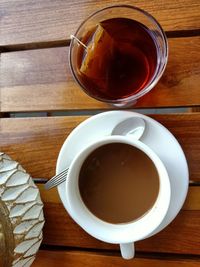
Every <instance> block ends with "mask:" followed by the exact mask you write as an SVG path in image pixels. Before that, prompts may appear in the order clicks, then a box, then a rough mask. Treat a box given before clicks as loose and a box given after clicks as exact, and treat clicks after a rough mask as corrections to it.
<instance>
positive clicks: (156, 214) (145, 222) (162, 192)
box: [66, 136, 171, 259]
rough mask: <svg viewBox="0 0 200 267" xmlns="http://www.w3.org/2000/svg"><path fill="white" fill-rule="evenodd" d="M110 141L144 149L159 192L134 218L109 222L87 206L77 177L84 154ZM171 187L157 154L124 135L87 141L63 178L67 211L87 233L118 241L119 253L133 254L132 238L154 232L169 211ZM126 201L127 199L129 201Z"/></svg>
mask: <svg viewBox="0 0 200 267" xmlns="http://www.w3.org/2000/svg"><path fill="white" fill-rule="evenodd" d="M110 143H124V144H129V145H131V146H133V147H136V148H138V149H139V150H141V151H143V152H144V153H145V154H146V155H147V156H148V157H149V158H150V159H151V160H152V162H153V164H154V166H155V168H156V169H157V172H158V176H159V193H158V197H157V199H156V201H155V203H154V205H153V206H152V208H151V209H150V210H149V211H148V212H147V213H145V214H144V215H143V216H142V217H140V218H138V219H137V220H135V221H133V222H128V223H123V224H112V223H108V222H105V221H103V220H101V219H99V218H98V217H96V216H95V215H94V214H92V213H91V212H90V211H89V209H88V208H87V207H86V205H85V204H84V202H83V201H82V198H81V196H80V192H79V186H78V180H79V172H80V169H81V166H82V164H83V162H84V161H85V159H86V158H87V156H88V155H89V154H91V152H92V151H94V150H96V149H97V148H98V147H100V146H103V145H105V144H110ZM170 197H171V187H170V181H169V177H168V174H167V171H166V168H165V166H164V164H163V163H162V161H161V160H160V159H159V157H158V156H157V155H156V154H155V152H153V151H152V150H151V149H150V148H149V147H148V146H147V145H145V144H143V143H142V142H141V141H139V140H134V139H131V138H127V137H126V136H106V137H103V138H101V139H98V140H97V141H95V142H93V143H90V144H89V145H88V146H87V147H86V148H84V149H83V150H82V151H80V153H79V154H78V155H76V157H75V158H74V159H73V161H72V163H71V165H70V166H69V171H68V176H67V180H66V199H67V207H68V213H69V214H70V216H71V217H72V218H73V219H74V221H76V222H77V223H78V224H79V225H80V226H81V227H82V228H83V229H84V230H85V231H86V232H87V233H89V234H90V235H92V236H93V237H95V238H97V239H99V240H101V241H104V242H108V243H113V244H120V250H121V254H122V257H123V258H125V259H131V258H133V257H134V254H135V249H134V242H135V241H138V240H142V239H145V238H146V237H148V236H150V235H151V234H153V232H154V231H155V230H156V228H157V227H158V226H159V225H160V224H161V223H162V221H163V220H164V218H165V215H166V213H167V211H168V207H169V203H170ZM128 204H129V203H127V205H128Z"/></svg>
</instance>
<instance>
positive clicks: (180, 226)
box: [39, 185, 200, 255]
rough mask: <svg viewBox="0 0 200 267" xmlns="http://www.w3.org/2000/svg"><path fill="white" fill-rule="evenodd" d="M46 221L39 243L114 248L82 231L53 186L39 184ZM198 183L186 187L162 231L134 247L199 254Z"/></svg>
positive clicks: (154, 250) (149, 250) (199, 214)
mask: <svg viewBox="0 0 200 267" xmlns="http://www.w3.org/2000/svg"><path fill="white" fill-rule="evenodd" d="M39 189H40V193H41V197H42V200H43V202H44V213H45V218H46V225H45V228H44V241H43V244H47V245H63V246H70V247H71V246H72V247H85V248H101V249H115V250H118V246H117V245H111V244H108V243H104V242H101V241H98V240H96V239H94V238H92V237H91V236H89V235H88V234H87V233H85V232H84V231H83V230H82V229H81V228H80V227H79V226H78V225H77V224H76V223H74V222H73V220H72V219H71V218H70V216H69V215H68V214H67V212H66V211H65V209H64V207H63V206H62V204H61V202H60V200H59V196H58V193H57V190H56V189H55V188H54V189H52V190H51V191H46V190H44V188H43V185H39ZM199 194H200V187H196V188H194V187H190V190H189V194H188V196H187V200H186V203H185V205H184V207H183V210H182V211H181V212H180V214H179V215H178V216H177V218H176V219H175V220H174V221H173V222H172V223H171V224H170V225H169V226H168V227H167V228H166V229H165V230H163V231H162V232H160V233H159V234H157V235H156V236H154V237H151V238H149V239H146V240H144V241H140V242H136V249H137V251H148V252H168V253H179V254H180V253H183V254H184V253H185V254H199V255H200V249H199V246H196V245H195V244H199V243H200V234H199V233H200V201H199ZM172 244H173V245H172Z"/></svg>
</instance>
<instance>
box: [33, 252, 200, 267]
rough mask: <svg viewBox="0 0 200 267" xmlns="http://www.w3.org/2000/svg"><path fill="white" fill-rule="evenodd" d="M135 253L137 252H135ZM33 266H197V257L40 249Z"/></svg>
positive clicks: (199, 263)
mask: <svg viewBox="0 0 200 267" xmlns="http://www.w3.org/2000/svg"><path fill="white" fill-rule="evenodd" d="M136 255H137V254H136ZM32 266H33V267H34V266H35V267H45V266H48V267H55V266H62V267H65V266H66V267H74V266H76V267H85V266H87V267H93V266H96V267H104V266H109V267H146V266H148V267H161V266H162V267H199V266H200V262H199V260H198V259H196V260H189V259H181V258H179V259H167V258H165V257H163V258H162V259H161V258H160V259H151V258H149V259H148V258H146V259H145V258H137V257H136V258H135V259H133V260H129V261H127V260H123V259H122V258H121V257H120V255H103V254H99V253H92V252H74V251H68V252H67V251H50V250H40V251H39V253H38V255H37V257H36V260H35V261H34V263H33V265H32Z"/></svg>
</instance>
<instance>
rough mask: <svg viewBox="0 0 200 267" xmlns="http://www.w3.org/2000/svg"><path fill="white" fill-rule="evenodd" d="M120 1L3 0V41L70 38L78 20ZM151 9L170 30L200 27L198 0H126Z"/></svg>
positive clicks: (0, 35)
mask: <svg viewBox="0 0 200 267" xmlns="http://www.w3.org/2000/svg"><path fill="white" fill-rule="evenodd" d="M111 4H119V2H118V0H112V1H109V0H104V1H97V0H96V1H85V0H75V1H73V2H72V1H62V0H58V1H53V0H46V1H43V0H38V1H32V0H28V1H27V0H20V1H14V0H11V1H10V0H7V1H6V0H4V1H1V3H0V11H1V24H0V28H1V32H0V45H1V46H7V47H9V46H12V45H17V44H27V43H28V44H29V43H38V42H50V41H58V40H66V39H69V36H70V34H71V33H74V32H75V30H76V29H77V27H78V26H79V24H80V23H81V22H82V21H83V20H84V19H85V18H86V17H87V16H88V15H89V14H91V12H94V11H96V10H98V9H100V8H102V7H106V6H109V5H111ZM123 4H132V5H133V4H134V5H136V6H138V7H140V8H143V9H145V10H146V11H148V12H150V13H151V14H152V15H153V16H155V18H157V19H158V21H159V22H160V23H161V25H162V26H163V28H164V29H165V30H167V31H175V30H194V29H199V28H200V20H199V17H200V8H199V2H198V1H197V0H190V1H187V0H182V1H181V2H179V1H173V0H167V1H165V2H164V3H163V1H162V0H159V1H140V0H136V1H134V3H133V1H131V0H125V1H123Z"/></svg>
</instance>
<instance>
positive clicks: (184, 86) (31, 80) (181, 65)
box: [0, 37, 200, 112]
mask: <svg viewBox="0 0 200 267" xmlns="http://www.w3.org/2000/svg"><path fill="white" fill-rule="evenodd" d="M169 46H170V54H169V62H168V66H167V69H166V71H165V74H164V76H163V77H162V79H161V80H160V82H159V83H158V85H157V86H156V88H154V89H153V90H152V91H151V92H150V93H149V94H147V95H146V96H144V97H143V98H142V99H141V100H140V101H138V103H137V104H136V105H135V107H138V108H144V107H168V106H175V107H178V106H195V105H200V91H199V86H198V84H199V83H200V68H199V62H200V37H191V38H175V39H170V40H169ZM187 51H189V52H187ZM198 51H199V52H198ZM68 52H69V49H68V47H61V48H51V49H38V50H30V51H19V52H12V53H2V55H1V67H0V77H1V78H0V88H1V89H0V90H1V102H2V103H1V111H2V112H10V111H17V112H18V111H38V110H39V111H40V110H43V111H49V110H78V109H87V110H88V109H110V108H111V106H109V105H107V104H104V103H101V102H99V101H96V100H94V99H92V98H90V97H88V96H87V95H86V94H85V93H83V92H82V90H81V89H80V88H79V86H78V85H77V84H76V83H75V81H74V80H73V78H72V75H71V72H70V68H69V62H68V56H67V55H68Z"/></svg>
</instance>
